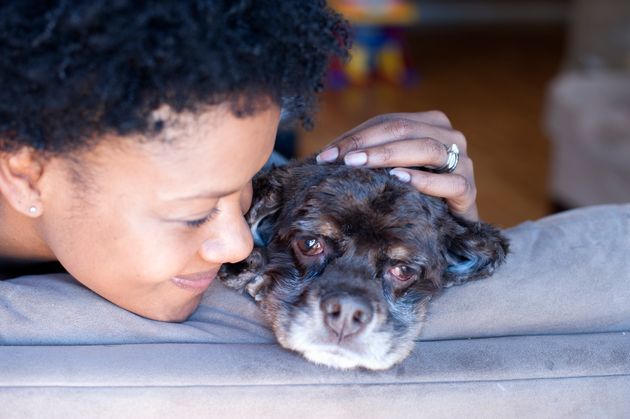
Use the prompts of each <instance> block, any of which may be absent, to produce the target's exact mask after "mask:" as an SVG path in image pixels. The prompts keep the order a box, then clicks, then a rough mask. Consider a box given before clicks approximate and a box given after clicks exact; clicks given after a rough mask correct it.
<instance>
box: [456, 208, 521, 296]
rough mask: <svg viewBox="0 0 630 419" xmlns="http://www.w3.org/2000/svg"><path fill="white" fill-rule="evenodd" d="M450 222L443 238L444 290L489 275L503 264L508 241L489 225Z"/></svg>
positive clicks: (465, 221) (458, 219) (466, 221)
mask: <svg viewBox="0 0 630 419" xmlns="http://www.w3.org/2000/svg"><path fill="white" fill-rule="evenodd" d="M452 219H453V220H452V223H447V225H448V227H447V229H448V231H447V233H446V236H445V245H446V251H445V258H446V261H447V267H446V270H445V272H444V286H446V287H448V286H451V285H459V284H462V283H464V282H467V281H471V280H475V279H481V278H485V277H488V276H490V275H492V273H493V272H494V270H495V268H496V267H498V266H499V265H501V264H502V263H503V262H504V261H505V257H506V255H507V253H508V248H509V244H508V240H507V239H506V238H505V237H504V236H503V235H502V234H501V232H500V231H499V230H498V229H497V228H495V227H493V226H491V225H490V224H486V223H483V222H471V221H468V220H464V219H462V218H459V217H455V216H452Z"/></svg>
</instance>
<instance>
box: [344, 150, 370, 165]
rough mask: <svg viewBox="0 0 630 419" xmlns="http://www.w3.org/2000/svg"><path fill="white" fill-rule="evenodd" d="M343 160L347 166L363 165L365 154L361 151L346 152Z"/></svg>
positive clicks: (365, 161)
mask: <svg viewBox="0 0 630 419" xmlns="http://www.w3.org/2000/svg"><path fill="white" fill-rule="evenodd" d="M343 161H344V162H345V163H346V164H347V165H348V166H363V165H364V164H365V163H367V154H365V153H363V152H360V153H350V154H346V157H344V158H343Z"/></svg>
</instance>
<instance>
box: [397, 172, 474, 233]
mask: <svg viewBox="0 0 630 419" xmlns="http://www.w3.org/2000/svg"><path fill="white" fill-rule="evenodd" d="M390 174H392V175H394V176H396V177H397V178H398V179H400V180H401V181H403V182H406V183H410V184H411V185H412V186H414V187H415V188H416V189H417V190H419V191H420V192H422V193H424V194H427V195H431V196H437V197H440V198H444V199H446V202H447V204H448V206H449V208H450V209H451V211H452V212H453V213H454V214H457V215H460V216H462V217H465V218H467V219H470V220H473V221H476V220H478V218H479V215H478V212H477V206H476V203H475V202H476V199H477V190H476V188H475V186H474V184H473V183H471V182H469V181H468V178H467V177H466V176H463V175H460V174H455V173H452V174H444V173H442V174H436V173H428V172H422V171H419V170H411V169H404V168H395V169H392V170H391V171H390Z"/></svg>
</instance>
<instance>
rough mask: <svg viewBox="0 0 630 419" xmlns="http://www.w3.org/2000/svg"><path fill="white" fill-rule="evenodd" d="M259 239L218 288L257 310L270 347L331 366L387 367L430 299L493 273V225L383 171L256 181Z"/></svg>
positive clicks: (413, 333) (501, 246)
mask: <svg viewBox="0 0 630 419" xmlns="http://www.w3.org/2000/svg"><path fill="white" fill-rule="evenodd" d="M254 191H255V197H254V201H253V205H252V208H251V210H250V211H249V213H248V214H247V221H248V222H249V223H250V225H251V226H252V232H253V233H254V236H255V238H256V241H257V247H256V248H255V249H254V252H253V253H252V254H251V255H250V256H249V257H248V258H247V259H246V260H245V261H243V262H241V263H239V264H233V265H226V266H225V267H224V269H222V271H221V273H220V277H221V279H222V280H223V281H224V282H225V283H226V284H227V285H228V286H230V287H233V288H236V289H247V291H248V292H249V293H250V294H251V295H252V296H253V297H254V298H255V299H256V300H257V301H258V302H259V305H260V307H261V308H262V310H263V312H264V314H265V316H266V318H267V320H268V321H269V323H270V324H271V326H272V328H273V330H274V332H275V334H276V337H277V338H278V341H279V342H280V344H281V345H282V346H284V347H285V348H288V349H292V350H295V351H297V352H300V353H302V354H303V355H304V356H305V357H306V358H307V359H309V360H311V361H313V362H316V363H321V364H325V365H329V366H332V367H336V368H353V367H364V368H368V369H385V368H389V367H391V366H392V365H394V364H396V363H397V362H400V361H401V360H403V359H404V358H405V357H406V356H407V355H408V354H409V353H410V351H411V350H412V348H413V346H414V339H415V338H416V337H418V335H419V333H420V329H421V326H422V321H423V318H424V316H425V312H426V309H427V304H428V302H429V300H430V298H431V296H432V295H434V294H436V293H437V292H438V291H440V289H442V288H443V287H448V286H450V285H455V284H461V283H464V282H466V281H470V280H474V279H479V278H484V277H487V276H489V275H491V274H492V273H493V271H494V269H495V268H496V267H497V266H498V265H499V264H501V263H502V262H503V261H504V259H505V256H506V254H507V250H508V244H507V240H506V239H505V238H504V237H503V236H502V235H501V233H500V232H499V231H498V230H497V229H495V228H494V227H492V226H490V225H488V224H485V223H481V222H470V221H466V220H464V219H462V218H459V217H457V216H454V215H452V214H451V213H450V212H449V210H448V207H447V205H446V203H445V202H444V200H442V199H439V198H434V197H430V196H427V195H424V194H422V193H420V192H418V191H416V190H415V189H414V188H413V187H412V186H410V185H409V184H405V183H403V182H400V181H399V180H398V179H396V178H395V177H393V176H391V175H389V174H388V173H387V171H386V170H384V169H357V168H349V167H346V166H344V165H340V164H332V165H317V164H315V162H314V160H313V159H309V160H307V161H301V162H300V161H298V162H292V163H289V164H288V165H287V166H283V167H278V168H275V169H273V170H271V171H268V172H266V173H263V174H261V175H259V176H258V177H257V178H256V179H254Z"/></svg>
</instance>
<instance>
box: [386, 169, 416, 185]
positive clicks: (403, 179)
mask: <svg viewBox="0 0 630 419" xmlns="http://www.w3.org/2000/svg"><path fill="white" fill-rule="evenodd" d="M389 174H390V175H392V176H396V177H397V178H398V180H400V181H401V182H404V183H409V181H410V180H411V175H410V174H409V173H407V172H404V171H402V170H396V169H394V170H390V171H389Z"/></svg>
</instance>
